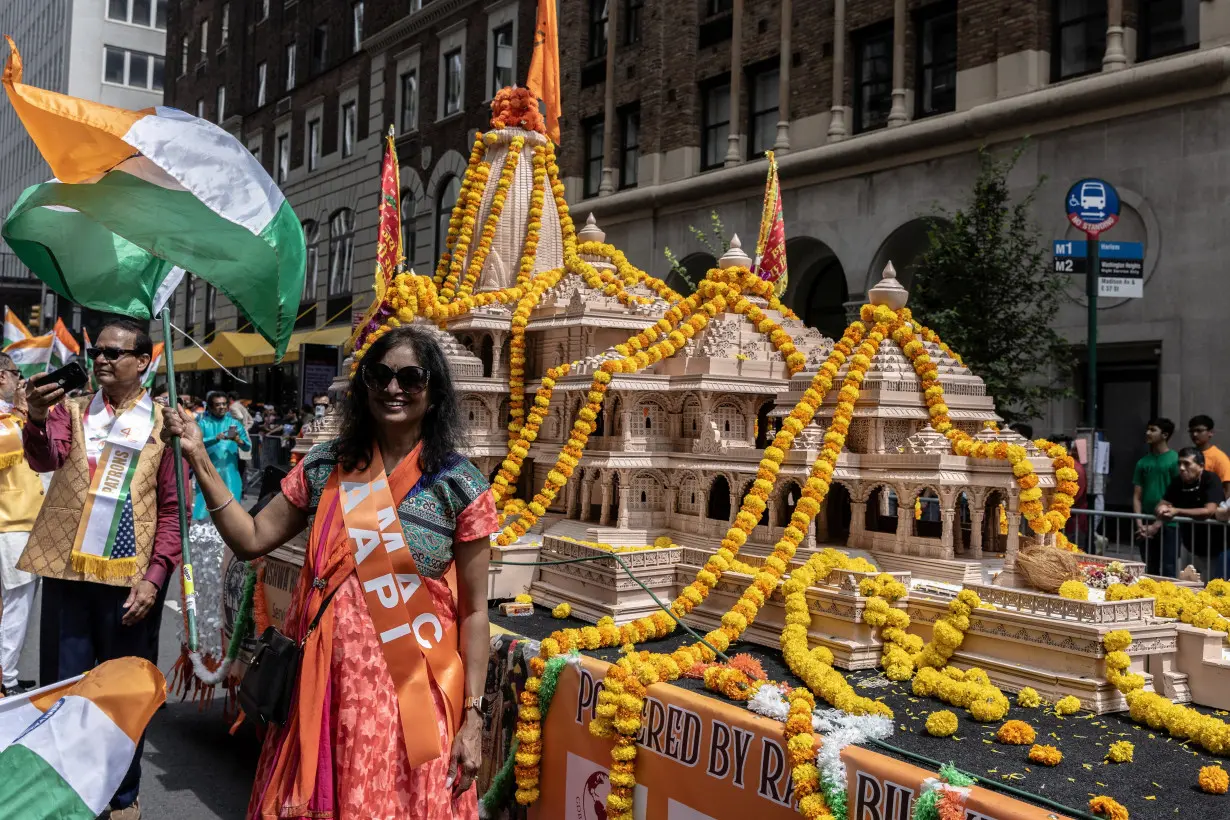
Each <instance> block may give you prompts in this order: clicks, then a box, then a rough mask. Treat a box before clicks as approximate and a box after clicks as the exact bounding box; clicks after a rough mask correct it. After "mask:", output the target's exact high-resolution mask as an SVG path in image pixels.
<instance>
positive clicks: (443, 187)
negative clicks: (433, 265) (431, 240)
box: [432, 175, 461, 259]
mask: <svg viewBox="0 0 1230 820" xmlns="http://www.w3.org/2000/svg"><path fill="white" fill-rule="evenodd" d="M460 195H461V180H460V179H459V178H458V177H455V176H451V175H450V176H448V177H445V178H444V180H443V181H441V183H440V187H439V189H438V190H437V191H436V246H435V253H434V254H433V255H432V259H439V258H440V254H442V253H444V248H445V245H446V244H447V243H446V240H447V239H448V223H449V219H450V218H451V217H452V215H453V208H454V207H456V205H457V197H459V196H460Z"/></svg>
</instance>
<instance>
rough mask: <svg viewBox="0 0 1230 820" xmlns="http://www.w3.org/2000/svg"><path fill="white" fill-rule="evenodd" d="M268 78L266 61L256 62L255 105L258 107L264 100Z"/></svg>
mask: <svg viewBox="0 0 1230 820" xmlns="http://www.w3.org/2000/svg"><path fill="white" fill-rule="evenodd" d="M268 79H269V66H268V64H266V63H258V64H257V66H256V107H257V108H260V107H261V106H262V105H264V104H265V101H266V99H267V98H266V96H265V95H266V89H267V88H268V86H267V84H266V83H267V81H268Z"/></svg>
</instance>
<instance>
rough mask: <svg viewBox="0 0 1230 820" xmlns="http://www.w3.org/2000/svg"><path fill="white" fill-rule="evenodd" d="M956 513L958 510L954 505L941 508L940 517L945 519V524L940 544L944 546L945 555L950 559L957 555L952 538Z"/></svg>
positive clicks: (941, 532)
mask: <svg viewBox="0 0 1230 820" xmlns="http://www.w3.org/2000/svg"><path fill="white" fill-rule="evenodd" d="M956 515H957V511H956V510H954V509H953V508H952V507H945V508H943V509H941V510H940V519H941V520H942V521H943V526H942V528H941V530H940V546H941V547H943V548H944V557H945V558H948V559H952V558H955V557H956V551H955V550H954V549H953V538H952V530H953V526H952V524H953V521H954V520H955V518H956Z"/></svg>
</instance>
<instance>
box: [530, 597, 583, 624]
mask: <svg viewBox="0 0 1230 820" xmlns="http://www.w3.org/2000/svg"><path fill="white" fill-rule="evenodd" d="M526 597H527V598H528V597H529V596H528V595H527V596H526ZM571 614H572V604H570V603H568V602H567V601H564V603H562V604H560V605H559V606H557V607H555V609H552V610H551V617H552V618H567V617H568V616H569V615H571Z"/></svg>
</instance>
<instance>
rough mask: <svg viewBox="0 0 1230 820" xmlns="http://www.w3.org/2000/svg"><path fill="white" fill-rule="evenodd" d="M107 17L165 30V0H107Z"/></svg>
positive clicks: (121, 21)
mask: <svg viewBox="0 0 1230 820" xmlns="http://www.w3.org/2000/svg"><path fill="white" fill-rule="evenodd" d="M107 19H108V20H115V21H116V22H120V23H132V24H133V25H134V26H145V27H147V28H157V29H161V30H163V31H166V28H167V0H107Z"/></svg>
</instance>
